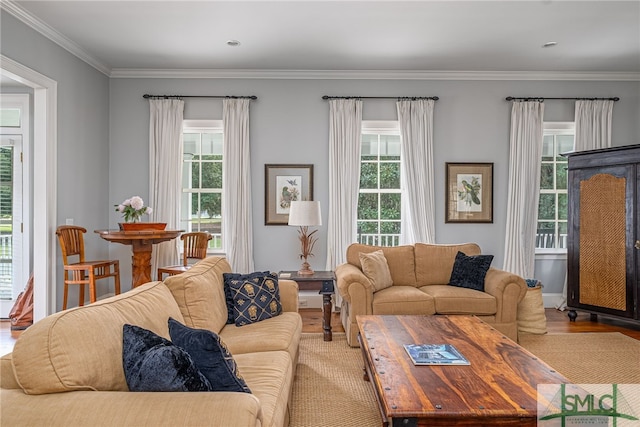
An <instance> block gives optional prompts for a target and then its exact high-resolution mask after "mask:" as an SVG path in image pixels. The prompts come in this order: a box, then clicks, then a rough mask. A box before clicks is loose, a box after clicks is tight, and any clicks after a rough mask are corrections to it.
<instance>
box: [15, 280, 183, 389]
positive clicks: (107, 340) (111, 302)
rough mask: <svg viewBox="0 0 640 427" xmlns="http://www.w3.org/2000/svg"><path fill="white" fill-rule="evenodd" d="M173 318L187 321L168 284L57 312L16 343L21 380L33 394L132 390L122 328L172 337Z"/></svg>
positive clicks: (134, 290) (155, 285)
mask: <svg viewBox="0 0 640 427" xmlns="http://www.w3.org/2000/svg"><path fill="white" fill-rule="evenodd" d="M169 316H171V317H173V318H174V319H177V320H179V321H182V320H183V319H182V314H181V312H180V309H179V308H178V305H177V304H176V301H175V300H174V298H173V296H172V295H171V292H169V290H168V289H167V287H166V286H165V285H164V284H163V283H162V282H151V283H147V284H144V285H142V286H138V287H137V288H134V289H132V290H130V291H128V292H125V293H122V294H120V295H116V296H114V297H111V298H107V299H103V300H100V301H97V302H95V303H93V304H90V305H87V306H84V307H76V308H72V309H69V310H65V311H61V312H58V313H55V314H52V315H51V316H48V317H46V318H44V319H42V320H40V321H38V322H36V323H34V324H33V325H32V326H30V327H29V328H28V329H27V330H26V331H24V332H23V333H22V334H21V336H20V339H19V340H17V341H16V344H15V346H14V349H13V357H12V359H13V366H14V369H15V374H16V379H17V381H18V383H19V384H20V386H21V387H22V388H23V389H24V391H25V393H27V394H44V393H59V392H65V391H73V390H101V391H127V390H128V387H127V381H126V379H125V376H124V371H123V369H122V326H123V325H124V324H125V323H129V324H132V325H138V326H140V327H142V328H145V329H148V330H150V331H153V332H154V333H156V334H158V335H160V336H161V337H164V338H167V339H168V338H169V328H168V326H167V317H169Z"/></svg>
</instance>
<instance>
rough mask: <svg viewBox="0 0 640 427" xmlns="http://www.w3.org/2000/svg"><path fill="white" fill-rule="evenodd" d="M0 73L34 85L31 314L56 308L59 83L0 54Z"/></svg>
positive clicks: (44, 313) (37, 317) (36, 317)
mask: <svg viewBox="0 0 640 427" xmlns="http://www.w3.org/2000/svg"><path fill="white" fill-rule="evenodd" d="M0 73H1V74H2V75H5V76H7V77H10V78H11V79H13V80H16V81H17V82H19V83H22V84H24V85H25V86H29V87H31V88H33V123H34V125H33V206H32V207H33V276H34V282H33V283H34V288H33V296H34V298H33V300H34V304H33V317H34V320H36V321H37V320H40V319H42V318H44V317H46V316H48V315H49V314H52V313H54V312H55V311H56V263H55V261H56V239H54V235H55V227H56V206H57V203H56V200H57V199H56V197H57V194H56V190H57V188H56V179H57V173H56V152H57V135H58V130H57V129H58V120H57V105H58V101H57V100H58V83H57V82H56V81H55V80H52V79H50V78H49V77H47V76H45V75H42V74H40V73H38V72H37V71H35V70H32V69H31V68H29V67H26V66H24V65H22V64H20V63H18V62H16V61H14V60H13V59H11V58H8V57H6V56H4V55H0Z"/></svg>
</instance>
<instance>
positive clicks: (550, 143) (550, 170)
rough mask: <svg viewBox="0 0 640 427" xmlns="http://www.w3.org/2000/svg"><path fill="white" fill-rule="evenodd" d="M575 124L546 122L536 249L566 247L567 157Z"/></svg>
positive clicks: (571, 144) (571, 148) (571, 147)
mask: <svg viewBox="0 0 640 427" xmlns="http://www.w3.org/2000/svg"><path fill="white" fill-rule="evenodd" d="M574 129H575V125H574V123H566V122H546V123H544V139H543V142H542V165H541V171H540V202H539V204H538V233H537V235H536V248H537V249H566V248H567V207H568V203H567V158H566V157H562V156H561V154H562V153H566V152H568V151H572V150H573V140H574V136H575V130H574Z"/></svg>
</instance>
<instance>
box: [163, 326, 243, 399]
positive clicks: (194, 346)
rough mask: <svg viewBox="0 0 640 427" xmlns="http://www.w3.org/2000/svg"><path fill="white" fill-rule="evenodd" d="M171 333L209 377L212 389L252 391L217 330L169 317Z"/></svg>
mask: <svg viewBox="0 0 640 427" xmlns="http://www.w3.org/2000/svg"><path fill="white" fill-rule="evenodd" d="M169 334H170V335H171V340H172V341H173V343H174V344H175V345H177V346H178V347H180V348H181V349H183V350H184V351H186V352H187V353H188V354H189V356H191V358H192V359H193V362H194V363H195V365H196V367H197V368H198V370H199V371H200V372H202V374H203V375H204V376H205V377H206V378H207V380H209V384H211V390H212V391H237V392H243V393H251V390H249V388H248V387H247V384H246V383H245V382H244V379H243V378H242V375H240V372H239V371H238V366H237V365H236V361H235V360H234V359H233V356H232V355H231V353H230V352H229V350H227V347H226V346H225V345H224V343H223V342H222V341H221V340H220V337H219V336H218V334H216V333H215V332H211V331H207V330H205V329H194V328H189V327H188V326H185V325H183V324H182V323H180V322H178V321H177V320H175V319H172V318H169Z"/></svg>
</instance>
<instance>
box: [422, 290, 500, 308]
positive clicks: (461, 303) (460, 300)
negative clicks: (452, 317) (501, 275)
mask: <svg viewBox="0 0 640 427" xmlns="http://www.w3.org/2000/svg"><path fill="white" fill-rule="evenodd" d="M419 289H420V290H421V291H422V292H424V293H425V294H427V295H430V296H432V297H433V298H434V301H435V312H436V313H438V314H476V315H490V314H496V312H497V310H498V302H497V301H496V299H495V297H493V296H492V295H489V294H488V293H486V292H481V291H476V290H473V289H467V288H458V287H455V286H449V285H428V286H423V287H421V288H419Z"/></svg>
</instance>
